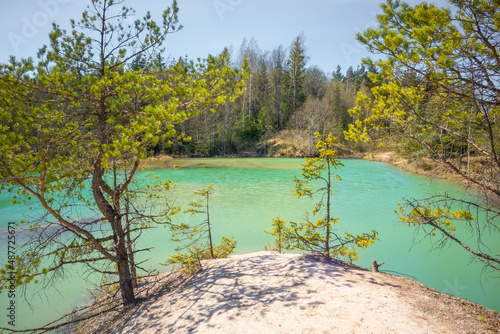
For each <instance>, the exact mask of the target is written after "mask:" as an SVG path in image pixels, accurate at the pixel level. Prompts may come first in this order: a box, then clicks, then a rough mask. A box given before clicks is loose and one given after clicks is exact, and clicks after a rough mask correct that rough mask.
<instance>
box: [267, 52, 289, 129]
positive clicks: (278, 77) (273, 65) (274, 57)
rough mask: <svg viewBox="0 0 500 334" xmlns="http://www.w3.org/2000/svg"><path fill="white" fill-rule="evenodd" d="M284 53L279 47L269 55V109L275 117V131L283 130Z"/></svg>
mask: <svg viewBox="0 0 500 334" xmlns="http://www.w3.org/2000/svg"><path fill="white" fill-rule="evenodd" d="M285 58H286V53H285V50H284V49H283V47H282V46H281V45H280V46H279V47H277V48H275V49H274V50H273V51H272V53H271V61H270V69H269V72H270V74H269V81H270V82H269V84H270V86H271V96H270V100H271V108H272V112H273V113H274V114H275V115H276V126H275V127H276V129H278V130H281V129H282V128H283V92H284V73H285Z"/></svg>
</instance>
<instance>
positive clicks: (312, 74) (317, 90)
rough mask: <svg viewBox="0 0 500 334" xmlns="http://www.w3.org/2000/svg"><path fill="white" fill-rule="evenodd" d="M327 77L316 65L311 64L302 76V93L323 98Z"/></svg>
mask: <svg viewBox="0 0 500 334" xmlns="http://www.w3.org/2000/svg"><path fill="white" fill-rule="evenodd" d="M327 83H328V78H327V76H326V74H325V72H323V70H321V69H320V68H319V67H317V66H311V67H309V68H308V69H307V70H306V73H305V78H304V94H305V96H306V98H307V97H310V96H314V97H317V98H319V99H321V98H323V96H324V95H325V92H326V88H327Z"/></svg>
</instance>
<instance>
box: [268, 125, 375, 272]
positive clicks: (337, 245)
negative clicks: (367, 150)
mask: <svg viewBox="0 0 500 334" xmlns="http://www.w3.org/2000/svg"><path fill="white" fill-rule="evenodd" d="M316 137H317V138H318V142H317V144H316V148H317V149H318V152H319V156H318V157H315V158H306V163H305V164H304V165H303V166H302V178H297V177H295V194H297V197H299V198H300V197H302V196H307V197H310V198H318V197H319V202H317V203H316V204H315V207H314V209H313V210H312V211H311V212H306V222H305V223H302V224H299V223H295V222H289V224H288V226H286V228H284V231H283V232H281V229H280V236H281V233H283V234H284V237H283V239H284V240H285V243H284V246H283V247H284V248H285V249H288V250H291V249H300V250H303V251H308V252H312V253H317V254H321V255H322V256H324V257H325V258H326V259H330V258H332V257H340V258H345V259H347V260H348V261H349V262H352V261H355V260H357V259H358V257H359V255H358V253H357V251H356V249H355V247H359V248H361V249H365V248H366V247H367V246H369V245H370V244H372V243H373V242H374V241H375V240H377V232H374V231H372V232H370V233H362V234H361V235H356V236H355V235H352V234H350V233H347V232H344V233H343V235H340V234H338V232H337V231H336V230H335V229H334V228H333V226H334V225H336V224H338V222H339V219H338V218H333V217H332V214H331V206H332V203H331V193H332V182H334V181H340V180H341V178H340V176H339V175H338V174H336V173H335V170H336V169H337V167H338V166H342V163H341V162H340V161H339V160H337V159H336V156H337V152H336V150H335V147H337V142H336V138H334V137H332V135H331V134H329V135H328V137H327V138H325V139H323V137H322V136H321V135H320V134H319V133H316ZM310 183H311V184H313V185H315V186H316V189H313V188H309V184H310ZM321 214H323V218H319V219H314V217H316V216H318V215H321ZM277 221H279V218H276V219H275V223H276V222H277Z"/></svg>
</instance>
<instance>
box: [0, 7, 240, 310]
mask: <svg viewBox="0 0 500 334" xmlns="http://www.w3.org/2000/svg"><path fill="white" fill-rule="evenodd" d="M120 4H121V2H116V1H104V0H102V1H99V0H93V1H92V2H91V4H90V5H89V7H88V9H87V10H86V11H84V12H83V13H82V17H81V19H79V20H71V28H70V30H69V31H66V30H64V29H62V28H61V27H60V26H59V25H57V24H54V26H53V30H52V32H51V34H50V36H49V37H50V45H49V46H48V47H47V46H44V47H43V48H42V49H40V51H39V53H38V56H39V60H38V62H35V61H33V60H32V59H31V58H30V59H27V60H17V59H15V58H14V57H12V58H11V60H10V63H8V64H1V65H0V143H1V144H0V181H1V182H2V186H3V187H2V190H3V189H5V188H10V189H13V191H14V195H15V196H17V197H16V198H13V199H14V200H15V201H16V202H17V201H19V200H20V199H21V200H22V199H27V198H30V197H31V198H32V199H34V200H37V201H39V202H40V204H41V206H42V207H43V208H44V210H45V214H44V215H43V216H42V217H41V218H40V219H39V221H37V222H36V223H34V224H33V227H32V231H33V232H34V235H38V238H37V237H34V238H33V239H32V240H31V242H28V243H27V244H26V247H25V249H24V251H23V252H22V253H23V254H28V253H33V255H31V256H26V257H25V256H23V257H21V260H20V261H19V263H18V264H17V265H18V266H17V267H16V268H19V270H22V271H23V272H22V274H20V275H21V277H20V279H18V280H16V282H19V283H27V282H28V281H29V280H31V278H32V277H36V276H38V277H44V276H47V277H49V276H50V277H57V274H58V273H63V268H65V267H68V266H71V265H73V264H77V263H84V264H88V265H89V266H90V267H89V268H92V270H94V269H95V268H98V270H100V271H103V272H107V271H108V270H111V271H112V272H114V274H116V276H117V277H118V281H119V287H120V289H121V295H122V298H123V301H124V303H125V304H127V303H134V300H135V297H134V294H133V288H132V287H131V279H130V276H131V272H132V271H133V270H134V269H135V264H134V261H133V253H134V252H135V251H136V250H135V249H134V247H135V242H136V239H137V235H140V233H139V232H140V231H141V230H142V229H145V228H152V227H154V225H158V224H167V225H168V224H170V218H169V214H170V213H171V212H172V210H173V211H175V210H177V209H174V208H170V207H169V205H168V203H166V202H165V198H164V195H163V196H162V195H159V194H158V191H159V190H160V189H161V190H163V191H167V190H168V189H169V187H170V183H169V182H161V180H160V181H159V182H158V184H157V185H156V186H155V185H154V183H148V184H144V183H142V182H141V181H139V180H137V179H136V178H135V176H136V173H137V171H138V170H139V166H140V164H141V160H142V159H144V158H146V157H147V155H148V153H149V152H150V151H151V150H152V149H153V148H155V147H157V146H158V145H160V144H164V145H168V144H169V143H170V142H172V141H174V140H183V137H184V134H183V133H182V132H181V131H178V129H177V128H176V126H177V124H180V123H181V122H182V121H184V120H186V119H187V118H189V117H193V116H194V115H196V114H197V113H198V112H199V110H200V109H201V108H204V109H206V110H212V109H213V108H216V107H218V106H220V105H225V104H226V102H230V101H234V100H235V98H236V97H237V96H239V95H241V94H242V93H243V90H244V87H243V79H244V78H245V77H246V76H247V75H248V69H247V66H246V65H245V63H243V64H242V66H241V68H240V69H235V68H233V67H232V66H231V65H230V63H231V61H230V55H229V52H228V50H224V51H222V53H221V54H220V55H218V56H211V55H210V56H208V57H207V59H204V60H202V59H200V60H199V61H197V62H190V63H188V64H186V63H183V62H179V63H178V64H174V65H172V66H167V65H166V64H164V63H163V58H162V56H161V53H162V51H163V50H162V48H161V47H162V44H163V42H164V40H165V38H166V36H167V35H168V34H169V33H171V32H174V31H177V30H178V29H179V28H180V26H179V25H178V18H177V14H178V7H177V2H176V1H173V3H172V7H171V8H168V9H167V10H165V11H164V13H163V16H162V22H161V23H156V22H155V21H153V20H152V19H151V15H150V13H147V14H146V16H145V17H144V18H143V19H139V20H135V21H131V20H130V18H132V16H133V10H132V9H130V8H127V7H122V6H121V5H120ZM116 6H118V7H116ZM110 13H113V14H112V15H109V14H110ZM141 57H148V58H149V57H151V58H150V59H148V60H149V62H145V61H144V59H143V58H141ZM155 182H156V181H155ZM160 198H162V199H163V203H162V205H157V206H155V205H154V204H155V202H156V201H158V200H159V199H160ZM75 203H76V204H75ZM80 203H83V206H84V207H85V208H86V209H89V210H91V211H93V212H95V213H96V218H95V220H93V221H91V222H87V221H84V222H82V221H79V219H80V218H81V217H77V216H75V212H78V211H79V209H75V207H76V206H78V205H81V204H80ZM148 205H149V206H148ZM171 209H172V210H171ZM47 222H50V224H51V227H50V229H48V230H50V231H51V232H50V233H46V232H44V231H46V230H47V229H46V225H45V224H46V223H47ZM35 233H36V234H35ZM64 233H65V234H64ZM68 233H72V235H73V238H72V237H68V236H67V235H68ZM135 233H136V234H135ZM63 234H64V235H63ZM131 234H135V235H134V236H131ZM70 242H73V244H70ZM30 247H31V248H30ZM20 253H21V250H19V254H20ZM39 260H40V263H42V264H43V266H45V265H46V266H47V267H46V268H44V267H43V266H42V265H39V266H37V264H36V262H33V261H39ZM109 268H111V269H109ZM42 270H43V271H44V272H43V273H42ZM47 272H48V273H50V275H47ZM16 275H17V274H16ZM5 284H7V281H6V276H5V275H3V276H2V277H0V286H4V285H5ZM16 284H17V283H16Z"/></svg>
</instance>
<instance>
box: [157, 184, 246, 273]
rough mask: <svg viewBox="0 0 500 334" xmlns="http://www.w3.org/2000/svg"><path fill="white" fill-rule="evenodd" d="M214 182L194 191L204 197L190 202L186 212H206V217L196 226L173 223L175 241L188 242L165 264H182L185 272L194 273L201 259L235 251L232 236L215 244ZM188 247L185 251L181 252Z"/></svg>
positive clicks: (177, 249)
mask: <svg viewBox="0 0 500 334" xmlns="http://www.w3.org/2000/svg"><path fill="white" fill-rule="evenodd" d="M212 187H213V184H209V185H208V186H207V187H206V188H203V189H201V190H198V191H195V192H194V193H195V194H196V195H198V196H201V197H202V200H201V201H198V202H191V203H189V206H190V208H189V209H188V210H186V211H185V212H186V213H190V214H191V215H194V214H205V215H206V219H205V220H204V221H203V222H202V223H201V224H197V225H194V226H189V225H187V224H180V225H172V230H173V241H176V242H183V241H184V242H186V244H184V245H183V246H179V247H177V248H176V251H177V254H175V255H172V256H170V258H169V259H168V260H167V262H166V263H165V265H169V264H181V265H182V266H183V267H184V269H183V271H184V272H185V273H194V272H196V271H197V270H198V269H201V260H205V259H216V258H225V257H227V256H228V255H230V254H231V253H233V251H234V248H235V247H236V241H235V240H234V238H233V237H232V236H231V237H230V238H227V237H222V239H221V242H220V244H219V245H214V243H213V239H212V226H211V222H210V195H211V194H212V192H213V190H212ZM182 249H186V250H187V251H186V252H185V253H180V251H181V250H182Z"/></svg>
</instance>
